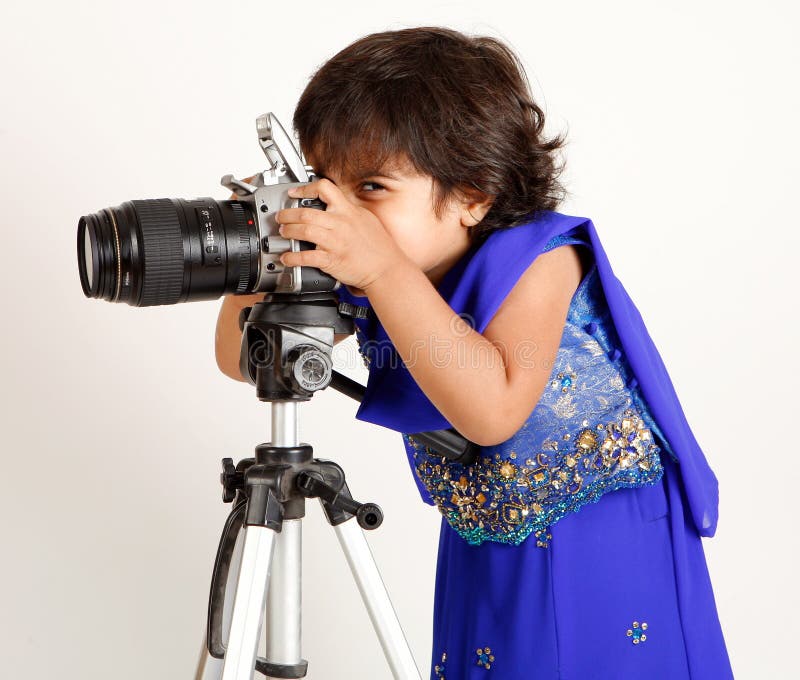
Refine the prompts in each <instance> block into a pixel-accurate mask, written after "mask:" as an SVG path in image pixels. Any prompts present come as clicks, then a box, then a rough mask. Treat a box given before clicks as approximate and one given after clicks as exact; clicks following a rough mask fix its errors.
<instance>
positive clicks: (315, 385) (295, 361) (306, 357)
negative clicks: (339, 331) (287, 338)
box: [284, 345, 333, 393]
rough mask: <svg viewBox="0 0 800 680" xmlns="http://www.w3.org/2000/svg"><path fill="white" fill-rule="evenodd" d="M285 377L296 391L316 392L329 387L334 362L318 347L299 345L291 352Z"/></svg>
mask: <svg viewBox="0 0 800 680" xmlns="http://www.w3.org/2000/svg"><path fill="white" fill-rule="evenodd" d="M284 377H285V379H286V380H287V381H288V382H289V384H291V386H292V388H293V389H295V390H298V391H300V392H308V393H311V392H316V391H317V390H321V389H323V388H325V387H327V386H328V384H329V383H330V381H331V378H333V362H332V361H331V358H330V357H329V356H328V355H327V354H326V353H325V352H323V351H321V350H320V349H318V348H317V347H314V346H312V345H297V347H293V348H292V349H291V350H290V351H289V354H288V357H287V361H286V363H285V364H284Z"/></svg>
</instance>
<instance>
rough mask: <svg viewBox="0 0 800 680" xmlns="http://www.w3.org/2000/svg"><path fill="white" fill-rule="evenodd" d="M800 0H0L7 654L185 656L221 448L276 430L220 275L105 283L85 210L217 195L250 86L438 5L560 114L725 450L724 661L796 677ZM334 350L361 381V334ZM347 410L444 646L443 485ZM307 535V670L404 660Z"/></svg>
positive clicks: (353, 466)
mask: <svg viewBox="0 0 800 680" xmlns="http://www.w3.org/2000/svg"><path fill="white" fill-rule="evenodd" d="M797 20H798V15H797V10H796V7H795V6H794V4H793V3H789V2H783V3H779V2H764V3H759V4H756V3H752V2H750V3H743V2H730V1H728V2H705V3H698V2H685V1H683V0H681V1H678V2H671V3H654V2H649V1H648V2H603V3H596V2H557V3H556V2H546V3H545V2H528V3H525V4H524V5H523V4H522V3H519V4H517V3H509V2H500V1H497V0H496V1H495V2H491V3H484V2H434V1H430V0H426V1H425V2H417V1H415V0H406V1H405V2H402V3H398V4H397V6H394V5H393V4H391V3H390V4H388V5H387V4H382V3H375V2H369V3H366V2H365V3H355V2H331V3H324V4H323V3H266V2H253V1H249V2H238V3H222V2H207V1H203V2H198V1H197V0H195V1H193V2H185V1H175V0H173V1H171V2H164V1H161V2H151V1H150V0H147V1H139V2H126V3H119V2H79V1H70V2H54V1H53V0H44V1H43V2H35V3H34V2H31V3H23V2H19V3H10V2H8V3H4V4H3V7H2V10H1V13H0V57H2V58H1V59H0V64H2V106H0V159H2V162H1V165H0V173H2V175H1V179H2V181H0V215H1V216H2V217H1V218H0V219H2V235H3V241H2V242H3V257H2V266H0V272H2V274H1V275H2V287H1V288H0V290H1V291H2V299H3V303H2V304H3V315H2V319H3V320H2V323H3V333H2V352H0V361H2V366H1V368H2V385H3V389H2V409H0V425H1V426H2V464H3V487H2V494H0V522H2V527H1V530H2V533H1V534H0V535H1V536H2V540H3V547H2V551H3V554H2V562H0V614H1V615H0V677H3V678H8V679H9V680H12V679H13V680H17V679H22V678H25V679H26V680H27V679H31V680H41V679H44V678H52V677H58V678H60V679H61V680H79V679H80V680H99V679H107V678H115V679H120V680H132V679H134V678H135V679H140V678H159V679H160V678H169V679H173V678H190V677H193V672H194V667H195V662H196V658H197V656H198V652H199V649H200V644H201V641H202V635H203V631H204V627H205V614H206V606H207V596H208V586H209V579H210V574H211V567H212V563H213V558H214V554H215V550H216V544H217V540H218V537H219V532H220V530H221V528H222V523H223V521H224V518H225V516H226V514H227V511H228V509H229V506H226V505H223V504H222V503H221V501H220V486H219V483H218V473H219V466H220V459H221V458H222V457H224V456H230V457H232V458H234V459H236V460H238V459H240V458H244V457H247V456H251V455H252V453H253V448H254V446H255V445H256V444H258V443H259V442H262V441H265V440H266V439H267V438H268V437H269V427H268V425H269V407H268V405H266V404H262V403H261V402H259V401H258V400H257V399H256V398H255V395H254V390H253V388H252V387H251V386H249V385H247V384H244V383H238V382H234V381H231V380H230V379H228V378H226V377H225V376H223V375H222V374H221V373H220V372H219V371H218V369H217V367H216V363H215V360H214V326H215V322H216V317H217V312H218V309H219V306H220V302H219V301H212V302H199V303H194V304H184V305H175V306H164V307H156V308H134V307H129V306H128V305H122V304H111V303H106V302H102V301H98V300H87V299H85V298H84V296H83V293H82V291H81V288H80V284H79V280H78V273H77V266H76V256H75V230H76V225H77V221H78V218H79V217H80V216H81V215H84V214H87V213H90V212H94V211H97V210H99V209H101V208H104V207H107V206H112V205H118V204H119V203H121V202H123V201H125V200H129V199H133V198H159V197H183V198H192V197H195V196H213V197H215V198H218V199H225V198H227V196H228V192H227V191H226V190H224V189H223V188H222V187H220V186H219V185H218V180H219V177H221V176H222V175H223V174H225V173H227V172H233V173H235V174H237V175H238V176H246V175H249V174H252V173H253V172H256V171H258V170H261V169H263V162H262V158H263V157H262V154H261V151H260V149H259V147H258V144H257V140H256V136H255V127H254V120H255V118H256V116H258V115H259V114H261V113H263V112H265V111H273V112H275V113H276V114H277V115H278V116H279V117H280V118H281V120H283V121H284V123H285V124H287V125H289V123H290V120H291V114H292V111H293V109H294V104H295V102H296V100H297V97H298V96H299V94H300V92H301V91H302V89H303V87H304V85H305V83H306V82H307V79H308V78H309V76H310V75H311V74H312V72H313V71H314V70H315V69H316V68H317V67H318V66H319V65H321V64H322V63H323V62H324V61H325V60H326V59H327V58H329V57H330V56H332V55H333V54H334V53H335V52H337V51H338V50H340V49H341V48H343V47H344V46H345V45H347V44H348V43H350V42H351V41H352V40H354V39H356V38H357V37H360V36H362V35H363V34H365V33H368V32H373V31H382V30H387V29H397V28H405V27H408V26H419V25H426V24H433V25H446V26H450V27H452V28H456V29H460V30H464V31H467V32H470V33H484V34H490V35H494V36H497V37H500V38H502V39H504V40H506V41H507V42H508V43H509V44H510V45H511V46H512V47H513V48H514V49H515V50H517V51H518V52H519V54H520V55H521V57H522V59H523V60H524V62H525V64H526V66H527V68H528V73H529V76H530V79H531V81H532V83H533V87H534V92H535V96H536V97H537V98H538V100H539V102H540V103H541V104H542V106H543V107H544V108H545V111H546V114H547V121H548V130H549V131H550V132H555V131H558V130H564V129H568V133H569V142H570V143H569V146H568V147H567V150H566V154H567V160H568V166H567V172H566V175H565V180H566V182H567V184H568V187H569V189H570V191H571V196H570V198H569V200H568V201H567V202H566V203H565V204H563V205H562V206H561V211H562V212H566V213H570V214H577V215H583V216H587V217H590V218H591V219H592V220H593V221H594V224H595V226H596V227H597V230H598V233H599V234H600V236H601V239H602V240H603V243H604V245H605V247H606V250H607V252H608V254H609V256H610V258H611V262H612V265H613V266H614V268H615V271H616V273H617V275H618V276H619V278H620V279H621V280H622V281H623V283H624V284H625V286H626V287H627V289H628V291H629V292H630V294H631V296H632V297H633V299H634V301H635V302H636V304H637V306H638V307H639V309H640V311H641V312H642V315H643V317H644V319H645V322H646V323H647V325H648V328H649V329H650V332H651V334H652V337H653V339H654V340H655V342H656V345H657V346H658V348H659V350H660V352H661V354H662V356H663V357H664V360H665V363H666V365H667V368H668V370H669V371H670V375H671V376H672V379H673V382H674V384H675V387H676V390H677V392H678V395H679V397H680V399H681V403H682V405H683V407H684V410H685V412H686V415H687V418H688V420H689V423H690V425H691V426H692V427H693V430H694V432H695V434H696V436H697V439H698V441H699V442H700V444H701V446H702V447H703V449H704V450H705V453H706V455H707V457H708V459H709V462H710V464H711V466H712V468H713V469H714V471H715V472H716V474H717V476H718V478H719V481H720V493H721V500H720V521H719V529H718V532H717V535H716V536H715V537H714V538H712V539H705V540H704V542H703V543H704V546H705V550H706V555H707V559H708V564H709V570H710V573H711V577H712V581H713V584H714V589H715V593H716V597H717V605H718V608H719V614H720V619H721V621H722V625H723V630H724V633H725V637H726V641H727V644H728V648H729V651H730V655H731V659H732V662H733V666H734V671H735V673H736V675H737V677H738V678H789V677H796V676H794V675H793V672H792V671H791V669H792V668H795V669H796V663H795V655H796V649H795V647H796V639H797V635H798V632H800V631H799V630H798V626H797V617H796V613H797V609H798V604H800V603H799V602H798V592H797V588H796V573H797V567H798V564H797V554H798V543H797V531H796V523H795V522H794V516H795V512H796V510H795V508H796V503H795V502H794V501H795V500H796V495H797V491H796V488H797V482H796V470H797V463H796V458H797V455H798V454H797V436H796V423H797V412H796V407H797V384H798V382H797V381H798V370H797V360H796V352H797V349H796V348H797V346H798V339H800V338H798V323H797V301H796V295H797V292H798V286H797V279H796V274H795V263H796V252H797V247H798V245H799V244H800V238H799V237H798V226H800V225H799V224H798V218H797V209H796V204H795V201H796V197H797V181H798V174H799V173H798V160H797V159H798V157H799V156H798V151H800V149H798V131H797V104H798V96H797V82H798V79H797V66H798V47H797V39H796V38H797V33H796V31H797V25H798V21H797ZM476 143H480V140H476ZM336 352H337V355H336V356H337V357H338V362H339V364H338V367H339V369H340V370H343V371H344V372H346V373H348V374H349V375H352V376H354V377H357V378H359V379H361V380H362V382H363V381H364V380H365V378H366V373H365V369H364V368H363V366H362V364H361V359H360V357H359V356H358V354H357V352H356V348H355V340H354V339H353V338H351V339H349V340H348V341H347V342H346V343H344V344H342V345H341V346H339V347H337V349H336ZM355 411H356V404H355V402H353V401H352V400H350V399H348V398H347V397H345V396H343V395H341V394H340V393H338V392H334V391H333V390H332V389H328V390H325V391H323V392H321V393H319V394H318V395H317V396H316V397H315V398H314V399H313V400H312V401H311V402H310V403H308V404H306V405H304V406H302V407H301V410H300V413H301V418H302V424H301V433H302V437H301V438H302V440H303V441H307V442H310V443H312V444H313V446H314V449H315V454H316V455H317V456H319V457H323V458H332V459H335V460H337V461H338V462H339V463H340V464H342V465H343V467H344V468H345V470H346V472H347V474H348V479H349V484H350V488H351V490H352V491H353V494H354V496H355V497H356V498H357V499H358V500H361V501H367V500H370V501H376V502H378V503H379V504H380V505H381V506H382V507H383V509H384V511H385V515H386V519H385V523H384V525H383V526H382V527H381V528H380V530H378V531H376V532H373V533H371V534H370V535H369V536H368V538H369V542H370V545H371V546H372V549H373V551H374V555H375V558H376V560H377V562H378V564H379V566H380V568H381V570H382V574H383V577H384V579H385V582H386V584H387V587H388V588H389V591H390V593H391V595H392V597H393V600H394V603H395V606H396V609H397V611H398V614H399V616H400V618H401V620H402V622H403V624H404V627H405V631H406V634H407V637H408V639H409V641H410V643H411V646H412V648H413V651H414V653H415V655H416V657H417V659H418V663H419V665H420V667H421V668H422V669H423V673H424V674H425V673H427V670H426V669H427V667H428V661H429V658H430V652H431V649H430V626H431V613H432V594H433V583H434V566H435V559H436V548H437V540H438V527H439V515H438V513H437V511H436V510H435V509H434V508H432V507H430V506H427V505H424V504H423V503H422V502H421V501H420V499H419V497H418V494H417V491H416V487H415V485H414V482H413V479H412V477H411V472H410V469H409V467H408V463H407V462H406V459H405V455H404V451H403V447H402V441H401V438H400V436H399V434H397V433H396V432H392V431H390V430H385V429H382V428H378V427H376V426H372V425H369V424H366V423H362V422H360V421H356V420H355V419H354V418H353V415H354V413H355ZM304 537H305V548H304V592H303V595H304V641H303V644H304V647H303V651H304V656H305V657H306V658H307V659H309V660H310V673H309V677H311V678H315V679H316V680H320V679H324V680H330V679H332V678H333V679H336V678H348V679H355V678H385V677H388V676H389V673H388V671H387V667H386V664H385V661H384V659H383V656H382V652H381V649H380V646H379V644H378V642H377V639H376V637H375V635H374V633H373V631H372V628H371V626H370V623H369V620H368V617H367V615H366V613H365V610H364V609H363V607H362V604H361V602H360V600H359V597H358V593H357V590H356V588H355V586H354V584H353V581H352V578H351V576H350V573H349V571H348V569H347V567H346V565H345V561H344V557H343V556H342V554H341V552H340V550H339V547H338V543H337V542H336V540H335V536H334V534H333V531H332V530H331V529H330V528H329V527H328V525H327V524H326V523H325V522H324V520H323V518H322V514H321V512H320V510H319V506H318V504H310V505H309V508H308V517H307V520H306V521H305V523H304ZM464 596H465V597H469V593H465V595H464ZM586 633H587V634H591V631H586ZM795 672H796V670H795Z"/></svg>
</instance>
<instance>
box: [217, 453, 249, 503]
mask: <svg viewBox="0 0 800 680" xmlns="http://www.w3.org/2000/svg"><path fill="white" fill-rule="evenodd" d="M219 481H220V482H221V483H222V502H223V503H232V502H233V499H234V498H236V491H237V489H241V488H242V487H243V486H244V473H242V472H239V471H237V470H236V466H235V465H234V464H233V458H223V459H222V474H220V476H219Z"/></svg>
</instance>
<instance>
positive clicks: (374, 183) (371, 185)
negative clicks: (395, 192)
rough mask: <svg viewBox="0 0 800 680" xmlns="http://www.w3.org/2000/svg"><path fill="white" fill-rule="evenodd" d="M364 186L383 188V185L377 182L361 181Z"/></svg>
mask: <svg viewBox="0 0 800 680" xmlns="http://www.w3.org/2000/svg"><path fill="white" fill-rule="evenodd" d="M364 187H376V189H383V186H382V185H380V184H378V183H377V182H361V188H362V189H363V188H364ZM376 189H367V191H368V192H369V191H375V190H376Z"/></svg>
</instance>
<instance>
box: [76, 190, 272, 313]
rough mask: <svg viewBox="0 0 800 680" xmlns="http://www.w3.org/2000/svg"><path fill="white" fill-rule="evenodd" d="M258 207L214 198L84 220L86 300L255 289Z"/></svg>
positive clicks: (81, 257)
mask: <svg viewBox="0 0 800 680" xmlns="http://www.w3.org/2000/svg"><path fill="white" fill-rule="evenodd" d="M256 225H257V220H256V219H255V217H254V215H253V213H252V208H251V205H250V204H248V203H244V202H241V201H216V200H214V199H213V198H198V199H193V200H184V199H179V198H158V199H152V200H134V201H127V202H125V203H122V204H121V205H118V206H116V207H113V208H105V209H103V210H101V211H99V212H96V213H94V214H92V215H85V216H84V217H81V218H80V220H79V222H78V244H77V245H78V271H79V274H80V279H81V286H82V288H83V292H84V294H85V295H86V296H87V297H93V298H102V299H103V300H108V301H109V302H126V303H127V304H129V305H132V306H134V307H147V306H152V305H172V304H176V303H178V302H191V301H195V300H215V299H217V298H219V297H221V296H222V295H228V294H232V293H247V292H253V287H254V286H255V284H256V280H257V277H258V260H259V244H258V228H257V226H256Z"/></svg>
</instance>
